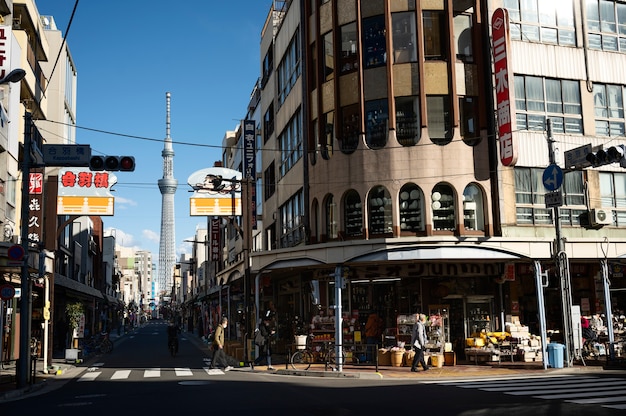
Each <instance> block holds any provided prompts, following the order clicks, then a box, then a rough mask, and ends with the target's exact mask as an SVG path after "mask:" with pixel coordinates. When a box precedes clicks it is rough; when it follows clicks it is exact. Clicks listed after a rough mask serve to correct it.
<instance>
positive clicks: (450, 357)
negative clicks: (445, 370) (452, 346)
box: [443, 352, 456, 366]
mask: <svg viewBox="0 0 626 416" xmlns="http://www.w3.org/2000/svg"><path fill="white" fill-rule="evenodd" d="M443 365H447V366H454V365H456V353H455V352H444V353H443Z"/></svg>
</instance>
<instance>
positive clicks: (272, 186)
mask: <svg viewBox="0 0 626 416" xmlns="http://www.w3.org/2000/svg"><path fill="white" fill-rule="evenodd" d="M263 179H264V188H265V191H264V192H263V194H264V196H265V200H266V201H267V200H268V199H270V198H271V197H272V195H274V192H276V168H275V167H274V162H272V163H271V164H270V165H269V166H268V168H267V169H266V170H265V172H264V173H263Z"/></svg>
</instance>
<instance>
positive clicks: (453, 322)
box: [218, 0, 626, 358]
mask: <svg viewBox="0 0 626 416" xmlns="http://www.w3.org/2000/svg"><path fill="white" fill-rule="evenodd" d="M624 7H626V6H624V4H622V3H621V2H619V1H602V2H600V1H590V2H587V3H586V4H584V5H581V4H580V3H579V2H574V1H566V2H558V3H545V2H539V1H538V0H537V1H531V2H519V1H518V0H506V1H503V2H502V1H482V2H481V1H478V0H469V1H444V0H433V1H427V2H415V1H406V0H368V1H357V0H317V1H287V2H274V5H273V7H272V9H271V10H270V14H269V16H268V19H267V23H266V25H265V27H264V30H263V33H262V35H261V38H262V39H261V74H262V76H261V82H260V88H261V93H260V95H261V96H260V100H259V101H258V103H259V107H260V108H258V109H255V112H257V113H258V114H260V115H261V118H262V121H261V122H260V123H259V128H260V130H261V144H260V147H259V149H260V153H261V154H262V159H261V160H259V161H258V162H257V172H258V174H259V175H260V178H261V184H262V187H261V188H260V189H259V192H258V194H257V197H258V199H257V205H258V206H260V207H262V208H261V210H259V212H258V213H257V214H258V216H259V218H262V223H261V224H262V229H257V231H255V232H254V233H253V237H252V239H253V241H255V242H256V243H257V245H256V246H255V247H254V249H253V250H252V252H251V264H250V266H249V267H250V272H251V276H252V278H251V280H249V281H248V283H249V284H252V285H253V286H254V287H253V293H256V294H257V295H260V298H259V302H257V303H258V308H263V307H264V306H263V305H262V304H263V303H264V301H269V300H271V301H273V302H274V303H275V304H276V307H277V310H278V316H279V324H280V325H281V331H279V332H280V333H281V334H283V336H284V337H285V338H289V337H290V329H291V321H290V318H292V317H294V316H296V315H297V316H305V317H307V320H308V319H312V318H313V316H314V315H316V314H318V313H319V312H320V311H321V312H322V313H324V314H334V309H333V306H334V305H335V304H336V300H335V299H334V297H335V292H334V285H335V283H336V281H335V274H336V273H338V272H339V271H341V273H342V274H343V277H344V278H345V282H346V288H345V292H344V295H345V297H344V299H343V301H342V306H343V310H344V318H345V320H344V322H350V324H351V325H349V327H350V328H352V329H353V330H356V329H358V328H359V327H362V326H364V324H365V320H366V318H367V316H368V314H369V313H370V312H372V311H376V312H378V313H379V314H381V315H382V316H383V317H384V320H385V325H386V328H387V329H388V334H389V335H391V336H392V337H397V324H396V323H397V319H398V317H399V316H400V317H401V316H407V315H410V314H413V313H415V312H424V313H427V314H438V313H441V314H443V315H444V316H446V318H447V321H448V322H449V324H447V325H446V334H445V339H446V342H449V343H451V344H453V347H454V350H455V351H457V353H458V354H459V355H460V356H461V357H462V356H463V355H464V352H465V347H466V342H465V340H466V338H467V337H471V335H472V334H474V333H476V332H481V331H486V332H490V331H499V330H504V329H505V323H506V322H511V321H515V320H517V319H519V321H520V322H521V323H522V324H523V325H525V326H528V327H529V329H530V332H531V333H533V334H537V335H539V334H540V332H542V331H543V330H545V329H546V327H547V329H548V330H550V329H557V330H558V329H561V330H565V332H566V334H567V332H570V333H571V335H572V336H574V332H575V331H576V328H577V322H576V318H575V317H574V318H572V317H567V316H566V317H565V318H564V317H563V316H564V315H570V316H572V315H571V314H572V313H578V310H579V311H580V313H581V314H583V315H593V314H602V313H605V314H607V315H608V314H609V313H610V312H611V305H612V307H613V308H614V309H618V310H623V309H624V308H626V299H624V298H623V295H622V293H623V292H620V291H617V290H612V291H611V290H609V289H608V278H609V277H611V281H610V283H611V286H610V288H611V289H617V288H624V287H626V282H624V281H623V271H622V265H621V262H620V259H621V257H622V256H623V255H624V253H626V239H625V238H626V233H625V232H624V228H623V226H624V224H623V221H622V220H623V217H624V213H623V212H622V210H623V207H622V205H623V201H622V200H623V199H624V195H626V188H625V185H624V184H625V183H626V182H625V181H624V180H623V179H624V177H626V176H624V175H626V174H625V173H624V172H623V167H622V166H620V164H619V163H613V164H611V163H604V164H602V163H601V164H600V165H594V166H590V164H589V162H588V160H587V157H586V154H588V153H593V152H596V151H597V150H598V148H600V147H604V149H605V150H606V149H608V148H609V147H610V146H612V147H616V148H617V150H618V151H619V150H623V148H621V147H620V145H625V144H626V141H625V140H624V123H625V122H626V119H625V116H624V111H623V107H624V105H623V104H624V103H623V96H624V87H625V85H626V78H625V77H624V75H623V71H621V68H623V66H624V59H625V58H624V57H625V56H626V55H624V54H623V53H622V52H623V50H622V49H624V46H623V45H622V43H623V42H622V41H621V35H620V30H619V27H620V25H622V24H623V23H622V22H621V21H620V16H621V14H623V13H622V12H623V10H622V9H624ZM500 8H505V9H507V10H508V13H504V16H506V17H508V19H507V18H506V17H505V18H504V19H500V18H499V13H502V12H501V11H497V10H498V9H500ZM496 11H497V13H496ZM494 14H496V18H495V19H493V21H492V18H493V17H494ZM503 21H504V23H503ZM502 25H504V27H505V30H504V32H502V31H501V28H502ZM506 26H508V27H510V29H508V31H507V29H506ZM502 33H505V35H504V38H503V37H502V36H503V35H502ZM503 39H504V41H503ZM503 54H504V55H503ZM503 57H506V60H505V61H502V59H503ZM503 62H506V65H505V66H503ZM505 90H506V91H505ZM502 92H507V93H508V94H509V95H508V96H507V97H504V98H503V97H502V96H501V95H500V93H502ZM548 120H549V121H548ZM548 125H550V126H551V129H548ZM507 128H508V130H507ZM241 137H242V136H241V135H239V136H236V137H235V139H234V140H232V141H230V142H225V144H227V145H228V147H230V149H226V150H225V153H224V166H228V167H233V168H237V166H239V165H238V162H237V160H240V159H238V158H241V155H240V153H238V152H241V149H242V148H243V146H242V145H241V141H240V140H241ZM587 144H591V146H586V145H587ZM581 152H582V154H581ZM565 156H567V157H568V158H569V159H568V161H567V162H566V160H565ZM552 162H554V163H555V164H556V165H557V166H558V167H560V169H557V170H556V171H555V170H554V168H551V169H550V170H547V169H546V168H549V167H550V166H551V163H552ZM554 172H556V173H554ZM548 173H550V175H548ZM553 181H554V182H553ZM555 183H558V186H555ZM552 189H557V190H558V191H560V196H559V195H557V194H550V195H548V197H550V198H548V200H547V201H546V194H547V193H548V191H551V190H552ZM555 198H556V199H555ZM560 198H562V201H561V199H560ZM561 202H562V204H561ZM601 212H603V213H604V214H605V215H601ZM589 216H591V218H589ZM227 241H228V244H229V246H228V247H227V249H226V250H225V251H226V252H229V247H232V244H233V241H231V240H228V239H227ZM229 256H230V252H229ZM228 258H232V256H231V257H227V256H226V255H225V256H224V262H223V263H224V264H227V259H228ZM241 264H242V265H241V267H242V268H244V269H245V267H246V264H245V263H241ZM607 264H608V265H609V266H610V267H609V269H610V270H611V272H610V274H609V273H607V271H606V268H605V267H604V266H606V265H607ZM222 273H223V272H222ZM219 274H220V272H219V271H218V280H219ZM241 276H243V274H241ZM233 277H235V278H234V279H233V278H232V277H231V278H229V279H225V280H222V281H221V284H225V285H227V286H229V288H230V290H231V291H235V292H236V293H238V294H241V293H243V292H244V289H245V288H244V285H245V284H246V283H245V282H244V281H243V279H241V278H240V276H233ZM542 283H543V284H545V285H546V287H545V288H544V287H543V286H542ZM318 287H319V291H318V289H317V288H318ZM605 289H606V290H605ZM346 292H347V294H346ZM605 293H609V296H608V297H607V296H606V295H605ZM538 296H539V297H545V310H540V303H539V302H538V301H537V299H538ZM313 299H314V300H313ZM570 299H571V300H570ZM233 302H236V301H234V300H233ZM567 303H569V305H568V306H569V307H568V308H566V307H564V306H563V304H567ZM544 312H545V320H544V319H543V318H542V317H541V316H542V314H543V313H544ZM318 321H319V320H318ZM544 321H545V322H544ZM567 326H569V327H570V328H569V331H568V330H567V328H564V327H567ZM352 337H353V335H352V333H349V334H348V335H347V338H349V339H351V338H352ZM566 341H568V340H566ZM286 342H288V343H290V342H292V340H291V339H286ZM575 344H576V343H575V342H574V343H571V342H569V341H568V345H569V346H570V349H569V350H568V355H571V356H573V355H574V354H575V352H574V349H573V347H574V346H575ZM568 358H570V357H568Z"/></svg>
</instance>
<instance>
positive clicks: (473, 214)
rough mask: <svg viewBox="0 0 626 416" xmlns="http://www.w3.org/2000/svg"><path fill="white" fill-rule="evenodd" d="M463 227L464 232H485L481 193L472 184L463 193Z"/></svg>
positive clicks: (476, 186)
mask: <svg viewBox="0 0 626 416" xmlns="http://www.w3.org/2000/svg"><path fill="white" fill-rule="evenodd" d="M463 227H464V228H465V230H466V231H485V215H484V207H483V193H482V191H481V189H480V188H479V187H478V185H476V184H473V183H471V184H469V185H467V186H466V187H465V190H464V191H463Z"/></svg>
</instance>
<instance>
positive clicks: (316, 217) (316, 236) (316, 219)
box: [311, 198, 321, 242]
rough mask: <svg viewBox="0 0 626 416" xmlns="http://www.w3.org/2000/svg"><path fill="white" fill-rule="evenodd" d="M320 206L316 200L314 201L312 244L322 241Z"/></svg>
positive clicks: (312, 209) (312, 208) (312, 205)
mask: <svg viewBox="0 0 626 416" xmlns="http://www.w3.org/2000/svg"><path fill="white" fill-rule="evenodd" d="M320 231H321V230H320V204H319V202H318V201H317V198H316V199H313V203H312V204H311V239H312V240H313V241H312V242H319V241H320Z"/></svg>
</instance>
